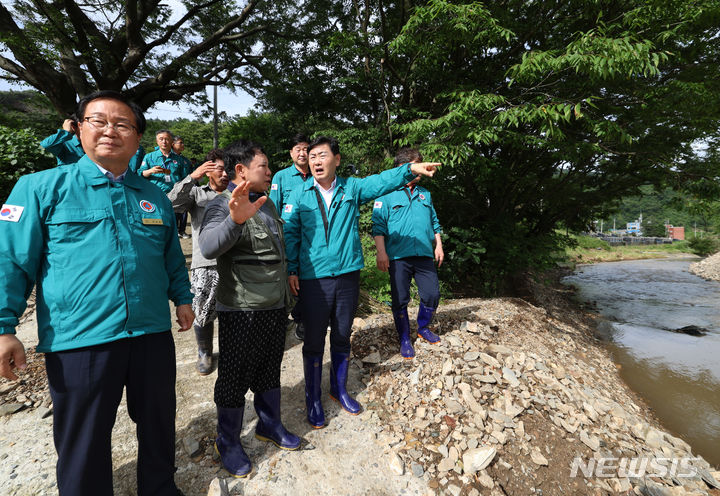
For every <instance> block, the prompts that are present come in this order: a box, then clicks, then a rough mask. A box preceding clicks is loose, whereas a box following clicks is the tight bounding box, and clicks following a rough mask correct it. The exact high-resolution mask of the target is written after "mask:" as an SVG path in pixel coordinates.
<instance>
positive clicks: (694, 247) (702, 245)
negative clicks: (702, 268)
mask: <svg viewBox="0 0 720 496" xmlns="http://www.w3.org/2000/svg"><path fill="white" fill-rule="evenodd" d="M688 246H689V247H690V250H691V251H692V252H693V253H694V254H695V255H698V256H701V257H707V256H708V255H712V254H713V253H717V251H718V250H720V242H718V240H717V238H713V237H710V236H704V237H700V236H693V237H691V238H690V239H689V240H688Z"/></svg>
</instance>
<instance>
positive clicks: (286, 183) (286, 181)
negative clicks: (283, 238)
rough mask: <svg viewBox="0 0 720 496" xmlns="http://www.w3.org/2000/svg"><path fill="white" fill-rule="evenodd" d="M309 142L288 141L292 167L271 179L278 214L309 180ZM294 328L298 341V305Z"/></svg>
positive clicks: (301, 332)
mask: <svg viewBox="0 0 720 496" xmlns="http://www.w3.org/2000/svg"><path fill="white" fill-rule="evenodd" d="M308 143H310V141H309V140H308V139H307V136H305V135H304V134H300V133H298V134H296V135H295V136H293V139H292V140H291V141H290V158H292V161H293V163H292V165H290V166H289V167H286V168H284V169H282V170H280V171H278V172H276V173H275V175H274V176H273V178H272V184H271V185H270V199H271V200H272V201H273V203H274V204H275V207H276V208H277V211H278V212H282V211H283V207H284V206H285V203H286V202H287V201H288V199H289V198H290V195H291V194H292V192H293V191H295V190H297V189H298V188H302V186H303V185H304V184H305V181H307V179H308V178H311V177H312V175H311V174H310V167H309V166H308V155H307V147H308ZM291 316H292V319H293V322H292V324H294V327H295V337H296V338H298V339H299V340H300V341H302V340H303V337H304V336H305V328H304V327H303V323H302V313H301V310H300V305H295V306H294V307H293V309H292V313H291Z"/></svg>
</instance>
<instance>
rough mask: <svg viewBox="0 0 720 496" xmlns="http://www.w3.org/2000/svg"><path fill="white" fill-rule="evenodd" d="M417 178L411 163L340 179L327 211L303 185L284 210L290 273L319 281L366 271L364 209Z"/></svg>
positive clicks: (310, 188) (309, 187)
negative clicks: (362, 237) (362, 229)
mask: <svg viewBox="0 0 720 496" xmlns="http://www.w3.org/2000/svg"><path fill="white" fill-rule="evenodd" d="M414 177H415V176H414V175H413V173H412V172H410V166H409V165H408V164H406V165H404V166H402V167H396V168H394V169H390V170H386V171H384V172H381V173H380V174H375V175H372V176H368V177H366V178H364V179H358V178H354V177H350V178H344V177H337V182H336V184H335V192H334V194H333V198H332V202H331V204H330V209H329V211H328V209H327V207H326V205H325V202H324V201H322V199H321V200H320V201H318V194H317V193H316V189H315V184H314V181H313V180H312V179H308V180H307V181H305V184H304V185H303V187H302V188H299V189H297V191H295V192H294V193H293V194H292V195H291V196H290V198H289V200H288V203H286V204H285V206H284V207H283V214H282V216H283V220H284V221H285V227H284V231H285V252H286V254H287V259H288V273H290V274H293V273H295V274H297V275H298V277H299V278H300V279H319V278H322V277H335V276H339V275H341V274H346V273H348V272H353V271H356V270H360V269H362V268H363V267H364V266H365V263H364V260H363V254H362V246H361V245H360V231H359V229H360V226H359V223H358V221H359V217H360V205H361V204H363V203H367V202H369V201H372V200H373V199H374V198H377V197H378V196H382V195H384V194H386V193H389V192H390V191H393V190H396V189H398V188H401V187H402V186H403V185H405V184H407V183H408V182H410V181H412V179H413V178H414ZM323 214H324V215H323ZM326 221H327V222H326Z"/></svg>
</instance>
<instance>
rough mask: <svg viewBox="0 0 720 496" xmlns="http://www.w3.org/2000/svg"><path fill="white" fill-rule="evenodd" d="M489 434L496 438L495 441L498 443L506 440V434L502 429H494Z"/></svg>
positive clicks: (503, 442)
mask: <svg viewBox="0 0 720 496" xmlns="http://www.w3.org/2000/svg"><path fill="white" fill-rule="evenodd" d="M490 435H491V436H492V437H494V438H495V439H497V442H498V443H500V444H505V443H506V442H507V434H505V433H504V432H502V431H498V430H495V431H492V432H491V433H490Z"/></svg>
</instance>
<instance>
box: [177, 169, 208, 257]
mask: <svg viewBox="0 0 720 496" xmlns="http://www.w3.org/2000/svg"><path fill="white" fill-rule="evenodd" d="M217 195H218V192H217V191H215V190H214V189H212V188H211V187H210V185H209V184H206V185H204V186H198V185H197V183H196V182H195V180H194V179H193V178H192V177H191V176H190V175H188V176H187V177H185V179H183V180H182V181H179V182H177V183H175V186H173V189H172V190H171V191H170V193H168V198H169V199H170V202H171V203H172V206H173V209H174V210H175V212H177V213H181V212H190V224H191V225H192V231H193V237H192V264H191V265H190V268H191V269H197V268H199V267H215V265H217V264H216V262H215V258H214V257H213V258H211V259H209V258H205V257H204V256H203V254H202V252H201V251H200V245H199V244H198V237H199V234H200V227H201V226H202V222H203V218H204V217H205V209H206V207H207V205H208V204H209V203H210V201H211V200H213V199H214V198H215V197H216V196H217Z"/></svg>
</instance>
